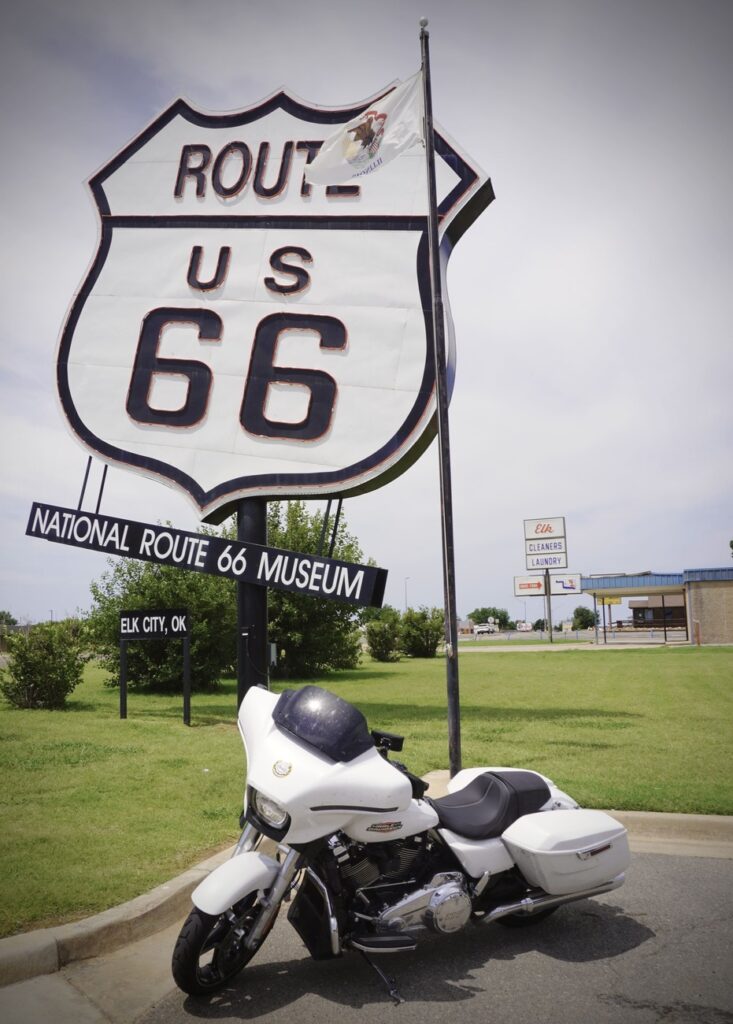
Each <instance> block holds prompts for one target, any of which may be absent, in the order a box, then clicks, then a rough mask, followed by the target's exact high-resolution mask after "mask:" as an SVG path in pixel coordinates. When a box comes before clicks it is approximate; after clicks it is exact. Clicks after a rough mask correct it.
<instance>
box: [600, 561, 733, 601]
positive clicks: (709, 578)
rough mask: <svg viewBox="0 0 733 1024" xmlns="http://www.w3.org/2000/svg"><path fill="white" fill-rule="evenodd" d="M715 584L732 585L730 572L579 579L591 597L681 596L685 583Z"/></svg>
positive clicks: (647, 573) (728, 570) (636, 574)
mask: <svg viewBox="0 0 733 1024" xmlns="http://www.w3.org/2000/svg"><path fill="white" fill-rule="evenodd" d="M719 581H721V582H731V581H733V568H725V569H686V570H685V571H684V572H639V573H617V574H616V573H614V574H612V575H606V576H581V578H580V587H581V590H582V591H583V593H584V594H593V595H594V596H595V597H639V596H642V597H643V596H645V595H647V594H682V593H684V590H685V584H687V583H715V582H719Z"/></svg>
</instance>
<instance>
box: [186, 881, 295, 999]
mask: <svg viewBox="0 0 733 1024" xmlns="http://www.w3.org/2000/svg"><path fill="white" fill-rule="evenodd" d="M256 903H257V893H251V894H250V895H249V896H246V897H245V898H244V899H243V900H240V901H239V903H237V904H235V905H234V906H233V907H232V908H231V911H230V912H229V913H233V915H234V917H235V921H234V922H233V921H231V920H230V918H229V916H227V914H221V915H220V916H218V917H217V916H216V915H212V914H205V913H204V912H203V910H199V909H198V907H194V908H193V910H192V911H191V913H190V914H189V915H188V917H187V918H186V921H185V923H184V925H183V928H182V929H181V932H180V935H179V936H178V939H177V941H176V945H175V947H174V949H173V959H172V963H171V969H172V972H173V979H174V981H175V983H176V985H178V987H179V988H180V989H181V990H182V991H183V992H186V993H187V994H188V995H190V996H204V995H208V994H209V993H211V992H215V991H216V990H217V989H220V988H222V987H223V986H224V985H226V984H227V982H229V981H231V979H232V978H234V977H235V976H236V975H237V974H239V972H240V971H241V970H242V969H243V968H244V967H246V966H247V964H248V963H249V961H250V960H251V959H252V957H253V956H254V955H255V953H256V952H257V949H259V948H260V946H258V947H257V949H247V947H246V946H245V945H244V939H245V937H246V936H247V934H248V933H249V931H250V929H251V928H252V926H253V924H254V922H255V920H256V919H257V916H258V914H259V911H260V909H261V908H260V907H259V906H257V905H256ZM275 917H277V913H276V914H275V916H274V917H273V919H272V922H271V923H270V928H271V927H272V925H273V924H274V922H275ZM268 931H269V929H268ZM265 934H267V933H265ZM263 941H264V937H263ZM260 945H261V943H260Z"/></svg>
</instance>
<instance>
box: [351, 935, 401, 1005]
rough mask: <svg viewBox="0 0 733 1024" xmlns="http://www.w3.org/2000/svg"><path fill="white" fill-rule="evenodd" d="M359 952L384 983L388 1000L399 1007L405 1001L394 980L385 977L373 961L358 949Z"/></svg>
mask: <svg viewBox="0 0 733 1024" xmlns="http://www.w3.org/2000/svg"><path fill="white" fill-rule="evenodd" d="M359 952H360V953H361V955H362V956H363V957H364V959H365V960H366V962H367V963H368V964H369V966H370V967H371V968H373V969H374V970H375V971H376V972H377V974H378V975H379V977H380V978H381V979H382V981H383V982H384V986H385V988H386V989H387V992H388V994H389V998H390V999H391V1000H392V1002H393V1003H394V1004H395V1006H399V1005H400V1003H404V1001H405V1000H404V999H403V998H402V996H401V995H400V994H399V992H398V991H397V982H396V981H395V979H394V978H390V977H389V976H388V975H386V974H385V973H384V971H383V970H382V968H381V967H379V966H378V965H377V964H375V963H374V961H373V960H371V959H370V958H369V957H368V956H367V954H366V953H365V952H364V950H363V949H360V950H359Z"/></svg>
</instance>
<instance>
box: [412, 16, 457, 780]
mask: <svg viewBox="0 0 733 1024" xmlns="http://www.w3.org/2000/svg"><path fill="white" fill-rule="evenodd" d="M427 25H428V19H427V18H421V19H420V49H421V52H422V80H423V102H424V114H425V154H426V158H427V161H426V163H427V182H428V241H429V250H430V277H431V293H432V307H433V310H432V312H433V343H434V344H433V353H434V358H435V387H436V398H437V418H438V447H439V454H440V460H439V461H440V504H441V528H442V537H443V597H444V603H445V656H446V663H445V668H446V684H447V692H448V759H449V767H450V774H451V777H452V776H454V775H455V774H456V772H459V771H460V770H461V713H460V702H459V694H458V620H457V615H456V573H455V551H454V546H453V497H452V485H451V469H450V432H449V427H448V384H447V380H446V370H445V365H446V353H445V321H444V318H443V288H442V282H441V274H440V248H439V242H438V200H437V192H436V187H435V150H434V146H433V101H432V94H431V88H430V45H429V35H430V33H429V32H428V30H427Z"/></svg>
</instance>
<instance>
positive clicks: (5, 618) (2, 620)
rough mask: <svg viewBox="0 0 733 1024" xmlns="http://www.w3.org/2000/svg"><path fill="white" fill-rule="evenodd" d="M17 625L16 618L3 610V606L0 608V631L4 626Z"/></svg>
mask: <svg viewBox="0 0 733 1024" xmlns="http://www.w3.org/2000/svg"><path fill="white" fill-rule="evenodd" d="M17 625H18V620H17V619H16V618H15V617H14V616H13V615H11V614H10V612H8V611H5V609H4V608H3V609H0V631H2V630H3V628H4V627H7V626H17Z"/></svg>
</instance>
